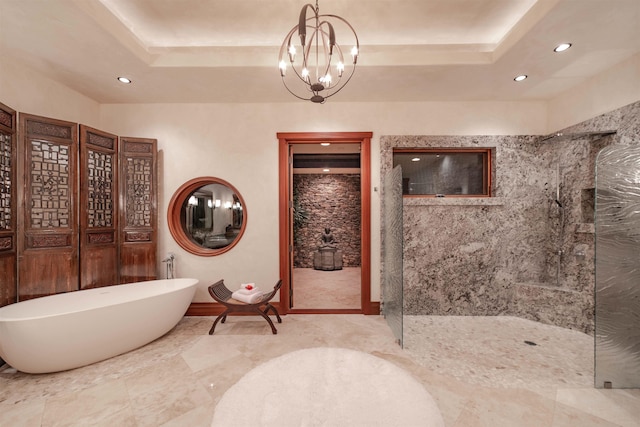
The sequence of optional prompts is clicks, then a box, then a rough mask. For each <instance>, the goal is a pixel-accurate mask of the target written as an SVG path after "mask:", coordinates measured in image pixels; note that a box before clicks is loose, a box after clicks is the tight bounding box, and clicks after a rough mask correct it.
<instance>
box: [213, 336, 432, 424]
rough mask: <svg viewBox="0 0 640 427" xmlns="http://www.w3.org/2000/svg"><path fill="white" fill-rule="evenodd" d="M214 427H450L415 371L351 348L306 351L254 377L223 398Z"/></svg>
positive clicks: (265, 366)
mask: <svg viewBox="0 0 640 427" xmlns="http://www.w3.org/2000/svg"><path fill="white" fill-rule="evenodd" d="M212 426H214V427H222V426H225V427H226V426H229V427H231V426H233V427H244V426H250V427H258V426H265V427H266V426H367V427H372V426H403V427H411V426H433V427H440V426H444V421H443V420H442V416H441V415H440V411H439V410H438V406H437V405H436V403H435V401H434V400H433V398H432V397H431V395H430V394H429V393H428V392H427V391H426V390H425V388H424V387H423V386H422V384H420V383H419V382H418V381H416V380H415V379H414V378H413V377H412V376H411V375H410V374H409V373H408V372H407V371H405V370H404V369H401V368H399V367H397V366H396V365H394V364H393V363H391V362H388V361H386V360H384V359H381V358H379V357H375V356H372V355H371V354H368V353H363V352H360V351H354V350H348V349H344V348H325V347H322V348H312V349H306V350H298V351H294V352H291V353H288V354H285V355H283V356H280V357H278V358H275V359H272V360H270V361H268V362H265V363H264V364H262V365H260V366H258V367H256V368H254V369H253V370H251V371H249V372H248V373H247V374H246V375H245V376H244V377H242V378H241V379H240V381H238V382H237V383H236V384H234V385H233V386H232V387H231V388H230V389H229V390H227V392H226V393H225V394H224V395H223V396H222V399H221V400H220V402H219V403H218V405H217V406H216V409H215V414H214V417H213V423H212Z"/></svg>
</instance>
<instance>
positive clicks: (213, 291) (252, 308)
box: [209, 280, 282, 335]
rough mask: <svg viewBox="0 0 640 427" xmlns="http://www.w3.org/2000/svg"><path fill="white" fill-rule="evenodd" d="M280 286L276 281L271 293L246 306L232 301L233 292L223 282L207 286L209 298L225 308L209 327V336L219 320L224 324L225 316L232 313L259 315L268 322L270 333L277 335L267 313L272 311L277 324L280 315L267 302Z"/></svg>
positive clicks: (280, 281) (279, 320) (279, 281)
mask: <svg viewBox="0 0 640 427" xmlns="http://www.w3.org/2000/svg"><path fill="white" fill-rule="evenodd" d="M280 286H282V280H278V283H276V285H275V286H274V287H273V290H272V291H270V292H267V293H265V294H263V295H262V297H261V298H260V299H259V300H258V301H256V302H254V303H252V304H247V303H245V302H242V301H238V300H235V299H233V298H232V294H233V292H232V291H230V290H229V289H228V288H227V287H226V286H225V285H224V280H220V281H218V282H216V283H214V284H213V285H211V286H209V294H210V295H211V297H212V298H213V299H214V300H216V301H217V302H219V303H220V304H222V305H224V306H225V310H224V312H222V314H220V315H219V316H218V317H217V318H216V320H215V321H214V322H213V326H211V329H210V330H209V335H212V334H213V331H214V330H215V329H216V325H217V324H218V322H219V321H220V320H222V323H224V322H225V321H226V320H227V315H229V314H232V313H254V314H259V315H260V316H262V317H264V318H265V319H266V320H267V322H269V326H271V331H272V332H273V333H274V334H277V333H278V330H277V329H276V327H275V326H274V325H273V322H272V321H271V319H270V318H269V316H268V313H269V311H273V313H274V314H275V315H276V318H277V319H278V323H282V319H281V318H280V314H278V310H276V308H275V307H274V306H273V305H271V303H270V302H269V301H271V299H272V298H273V297H274V296H275V295H276V292H278V290H279V289H280ZM262 307H264V308H262Z"/></svg>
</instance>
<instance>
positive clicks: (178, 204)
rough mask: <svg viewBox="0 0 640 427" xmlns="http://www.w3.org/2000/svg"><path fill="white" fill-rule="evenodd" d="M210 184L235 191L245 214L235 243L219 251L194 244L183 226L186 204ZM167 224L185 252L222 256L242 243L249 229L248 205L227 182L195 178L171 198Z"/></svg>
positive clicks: (211, 178) (212, 178) (205, 177)
mask: <svg viewBox="0 0 640 427" xmlns="http://www.w3.org/2000/svg"><path fill="white" fill-rule="evenodd" d="M209 184H220V185H224V186H225V187H228V188H229V189H230V190H231V191H233V193H234V194H235V195H236V196H237V197H238V199H239V200H240V203H241V205H242V212H243V214H242V215H243V216H242V225H241V226H240V231H239V232H238V235H237V236H236V238H235V239H234V240H233V242H231V243H230V244H228V245H227V246H225V247H223V248H218V249H210V248H206V247H204V246H200V245H199V244H197V243H196V242H194V241H193V240H192V239H191V238H190V237H189V236H188V235H187V234H186V232H185V229H184V226H183V224H182V215H181V213H182V212H181V211H182V207H183V206H184V204H185V202H186V201H187V200H188V199H189V197H190V196H191V195H192V194H193V192H194V191H196V190H197V189H199V188H201V187H203V186H205V185H209ZM167 223H168V225H169V232H170V233H171V236H173V239H174V240H175V241H176V243H177V244H178V245H180V247H181V248H182V249H184V250H185V251H187V252H190V253H192V254H194V255H199V256H216V255H221V254H223V253H225V252H227V251H229V250H231V249H232V248H233V247H234V246H235V245H237V244H238V242H239V241H240V238H241V237H242V235H243V234H244V230H245V229H246V227H247V209H246V204H245V202H244V199H243V198H242V195H241V194H240V192H239V191H238V190H237V189H236V188H235V187H234V186H233V185H231V184H229V183H228V182H227V181H225V180H223V179H220V178H215V177H212V176H204V177H199V178H193V179H191V180H189V181H187V182H185V183H184V184H182V186H180V188H178V189H177V190H176V192H175V193H174V194H173V196H172V197H171V201H170V202H169V208H168V210H167Z"/></svg>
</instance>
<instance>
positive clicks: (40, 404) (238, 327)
mask: <svg viewBox="0 0 640 427" xmlns="http://www.w3.org/2000/svg"><path fill="white" fill-rule="evenodd" d="M212 321H213V318H210V317H185V318H184V319H183V320H182V321H181V322H180V323H179V324H178V325H177V326H176V328H174V329H173V330H172V331H171V332H170V333H168V334H167V335H165V336H164V337H162V338H160V339H158V340H156V341H154V342H153V343H151V344H149V345H147V346H144V347H142V348H140V349H138V350H135V351H132V352H129V353H127V354H124V355H121V356H118V357H115V358H112V359H109V360H106V361H103V362H100V363H96V364H94V365H90V366H86V367H83V368H78V369H75V370H71V371H67V372H60V373H55V374H43V375H27V374H22V373H19V372H14V371H13V370H12V369H6V368H5V369H4V370H1V371H0V425H2V426H11V427H16V426H89V425H91V426H94V425H97V426H100V425H104V426H110V427H114V426H118V427H120V426H180V427H182V426H190V427H191V426H210V425H211V420H212V418H213V412H214V409H215V405H216V403H217V402H218V401H219V400H220V398H221V397H222V395H223V394H224V392H225V391H226V390H227V389H228V388H229V387H230V386H231V385H233V384H234V383H235V382H237V381H238V380H239V379H240V378H241V377H242V376H243V374H244V373H246V372H247V371H249V370H250V369H252V368H253V367H255V366H257V365H258V364H260V363H262V362H265V361H267V360H270V359H272V358H274V357H277V356H280V355H282V354H285V353H288V352H291V351H294V350H297V349H302V348H310V347H317V346H330V347H344V348H350V349H355V350H360V351H364V352H368V353H370V354H373V355H375V356H378V357H382V358H384V359H386V360H388V361H391V362H392V363H395V364H396V365H397V366H400V367H402V368H404V369H405V370H407V371H408V372H410V373H411V374H412V375H413V376H414V377H415V378H416V379H418V380H419V381H420V382H421V383H422V384H423V385H424V386H425V388H426V389H427V390H428V391H429V392H430V393H431V394H432V396H433V397H434V398H435V399H436V401H437V403H438V406H439V408H440V411H441V412H442V415H443V418H444V420H445V423H446V425H447V426H452V427H474V426H491V427H500V426H509V427H511V426H525V427H526V426H535V427H541V426H552V427H563V426H567V427H568V426H571V427H575V426H580V427H589V426H630V427H631V426H640V390H637V389H635V390H601V389H594V388H593V387H592V385H591V383H592V377H593V365H592V359H591V358H592V353H593V350H592V345H593V344H592V339H591V338H590V337H588V336H585V335H584V334H581V333H578V332H575V331H567V330H564V329H561V328H555V327H552V326H547V325H540V324H538V323H535V322H531V321H527V320H522V319H517V318H510V317H498V318H458V317H450V318H449V317H444V318H439V317H430V316H429V317H427V316H419V317H416V318H409V317H408V318H406V319H405V329H406V331H407V333H408V335H407V338H405V346H406V349H404V350H403V349H401V348H400V347H399V346H398V345H396V344H395V339H394V337H393V335H392V334H391V332H390V330H389V328H388V327H387V325H386V323H385V320H384V319H383V318H382V317H380V316H363V315H308V314H306V315H288V316H285V317H284V318H283V323H282V324H278V325H277V327H278V335H272V334H271V333H270V330H269V327H268V326H267V323H266V322H264V320H262V319H257V318H255V317H233V318H230V319H229V320H228V321H227V323H225V324H223V325H220V326H218V329H217V330H216V333H215V335H213V336H209V335H207V332H208V329H209V327H210V326H211V322H212ZM524 340H531V341H532V342H535V343H536V344H537V345H536V346H531V345H527V344H523V341H524ZM363 398H364V396H363ZM252 427H253V426H252Z"/></svg>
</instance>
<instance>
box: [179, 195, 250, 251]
mask: <svg viewBox="0 0 640 427" xmlns="http://www.w3.org/2000/svg"><path fill="white" fill-rule="evenodd" d="M180 222H181V223H182V225H183V230H184V232H185V234H186V235H187V236H189V238H190V239H191V241H193V242H194V243H196V244H197V245H199V246H201V247H203V248H207V249H221V248H225V247H227V246H229V245H230V244H232V243H233V242H234V240H236V238H238V236H239V235H240V232H241V229H242V224H243V206H242V202H241V200H240V197H239V196H238V195H237V194H235V193H234V191H233V189H231V188H229V187H227V186H226V185H223V184H218V183H209V184H206V185H203V186H201V187H199V188H197V189H196V190H195V191H193V192H192V193H191V194H190V195H188V196H187V197H186V198H185V201H184V203H183V206H182V211H181V221H180Z"/></svg>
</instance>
